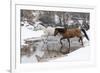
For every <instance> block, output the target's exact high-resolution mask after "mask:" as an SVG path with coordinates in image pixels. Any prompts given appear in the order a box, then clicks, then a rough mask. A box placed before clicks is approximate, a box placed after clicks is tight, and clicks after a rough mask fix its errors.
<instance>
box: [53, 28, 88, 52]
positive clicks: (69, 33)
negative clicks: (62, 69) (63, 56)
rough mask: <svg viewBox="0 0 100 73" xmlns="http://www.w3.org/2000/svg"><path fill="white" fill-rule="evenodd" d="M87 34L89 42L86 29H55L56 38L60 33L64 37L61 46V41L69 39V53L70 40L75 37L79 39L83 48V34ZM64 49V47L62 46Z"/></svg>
mask: <svg viewBox="0 0 100 73" xmlns="http://www.w3.org/2000/svg"><path fill="white" fill-rule="evenodd" d="M81 31H82V32H83V33H84V34H85V37H86V38H87V40H89V38H88V35H87V33H86V32H85V30H84V29H79V28H71V29H67V28H55V32H54V36H56V35H57V34H58V33H60V34H61V35H62V38H61V39H60V43H61V45H63V44H62V42H61V40H63V39H67V40H68V42H69V49H68V53H69V52H70V38H74V37H78V38H79V41H80V40H81V43H82V46H83V37H82V32H81ZM61 48H62V46H61Z"/></svg>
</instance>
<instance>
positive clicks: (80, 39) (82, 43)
mask: <svg viewBox="0 0 100 73" xmlns="http://www.w3.org/2000/svg"><path fill="white" fill-rule="evenodd" d="M80 40H81V42H82V46H83V38H82V36H81V37H80Z"/></svg>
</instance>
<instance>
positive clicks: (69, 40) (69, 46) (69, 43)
mask: <svg viewBox="0 0 100 73" xmlns="http://www.w3.org/2000/svg"><path fill="white" fill-rule="evenodd" d="M67 40H68V43H69V49H68V53H69V52H70V39H69V38H68V39H67Z"/></svg>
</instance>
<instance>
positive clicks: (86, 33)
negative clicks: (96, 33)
mask: <svg viewBox="0 0 100 73" xmlns="http://www.w3.org/2000/svg"><path fill="white" fill-rule="evenodd" d="M81 31H82V32H83V33H84V35H85V37H86V39H87V40H89V37H88V35H87V33H86V31H85V30H84V29H81Z"/></svg>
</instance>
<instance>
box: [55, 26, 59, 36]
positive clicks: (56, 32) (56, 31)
mask: <svg viewBox="0 0 100 73" xmlns="http://www.w3.org/2000/svg"><path fill="white" fill-rule="evenodd" d="M57 34H58V30H57V29H56V28H55V31H54V36H56V35H57Z"/></svg>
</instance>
